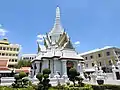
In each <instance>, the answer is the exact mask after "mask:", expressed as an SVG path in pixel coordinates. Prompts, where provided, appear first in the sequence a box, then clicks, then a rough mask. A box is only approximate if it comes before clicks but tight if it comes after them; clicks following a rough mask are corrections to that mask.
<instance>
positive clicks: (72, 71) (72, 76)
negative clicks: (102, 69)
mask: <svg viewBox="0 0 120 90" xmlns="http://www.w3.org/2000/svg"><path fill="white" fill-rule="evenodd" d="M79 75H80V73H79V72H77V70H76V69H75V68H71V69H70V70H69V80H70V81H72V82H73V83H74V86H75V81H76V78H77V76H79Z"/></svg>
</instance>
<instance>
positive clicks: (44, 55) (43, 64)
mask: <svg viewBox="0 0 120 90" xmlns="http://www.w3.org/2000/svg"><path fill="white" fill-rule="evenodd" d="M44 46H45V48H46V50H45V51H42V50H41V48H40V45H39V44H38V54H37V56H36V58H35V59H34V60H32V67H31V77H34V76H35V75H36V74H37V73H39V72H41V73H42V70H43V69H45V68H49V69H50V70H51V75H50V76H51V78H52V77H54V76H55V75H56V73H58V74H59V75H60V77H63V76H64V77H67V75H68V74H69V69H70V68H71V67H74V68H76V69H77V70H78V71H80V72H82V68H81V65H82V63H81V62H83V58H82V57H80V56H79V55H78V53H77V52H76V51H75V48H74V47H73V45H72V43H71V40H70V38H69V36H68V35H67V33H66V32H65V31H64V28H63V27H62V25H61V23H60V8H59V7H57V8H56V18H55V23H54V26H53V28H52V30H51V31H50V32H49V33H47V34H46V37H44ZM78 64H79V65H78Z"/></svg>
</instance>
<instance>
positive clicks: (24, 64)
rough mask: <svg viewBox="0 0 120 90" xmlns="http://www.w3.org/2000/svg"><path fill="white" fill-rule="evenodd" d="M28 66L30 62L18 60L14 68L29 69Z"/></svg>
mask: <svg viewBox="0 0 120 90" xmlns="http://www.w3.org/2000/svg"><path fill="white" fill-rule="evenodd" d="M30 66H31V62H30V60H19V61H18V64H17V65H16V66H15V68H21V67H30Z"/></svg>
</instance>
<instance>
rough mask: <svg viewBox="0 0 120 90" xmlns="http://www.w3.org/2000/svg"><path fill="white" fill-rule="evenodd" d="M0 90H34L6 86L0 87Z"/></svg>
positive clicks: (31, 88) (31, 89)
mask: <svg viewBox="0 0 120 90" xmlns="http://www.w3.org/2000/svg"><path fill="white" fill-rule="evenodd" d="M0 90H35V89H33V87H31V86H30V87H28V88H12V87H7V86H0Z"/></svg>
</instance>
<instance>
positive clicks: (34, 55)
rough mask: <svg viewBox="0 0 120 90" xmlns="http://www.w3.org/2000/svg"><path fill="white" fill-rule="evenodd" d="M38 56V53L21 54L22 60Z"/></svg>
mask: <svg viewBox="0 0 120 90" xmlns="http://www.w3.org/2000/svg"><path fill="white" fill-rule="evenodd" d="M36 56H37V54H23V55H22V56H21V59H22V60H33V59H35V58H36Z"/></svg>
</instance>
